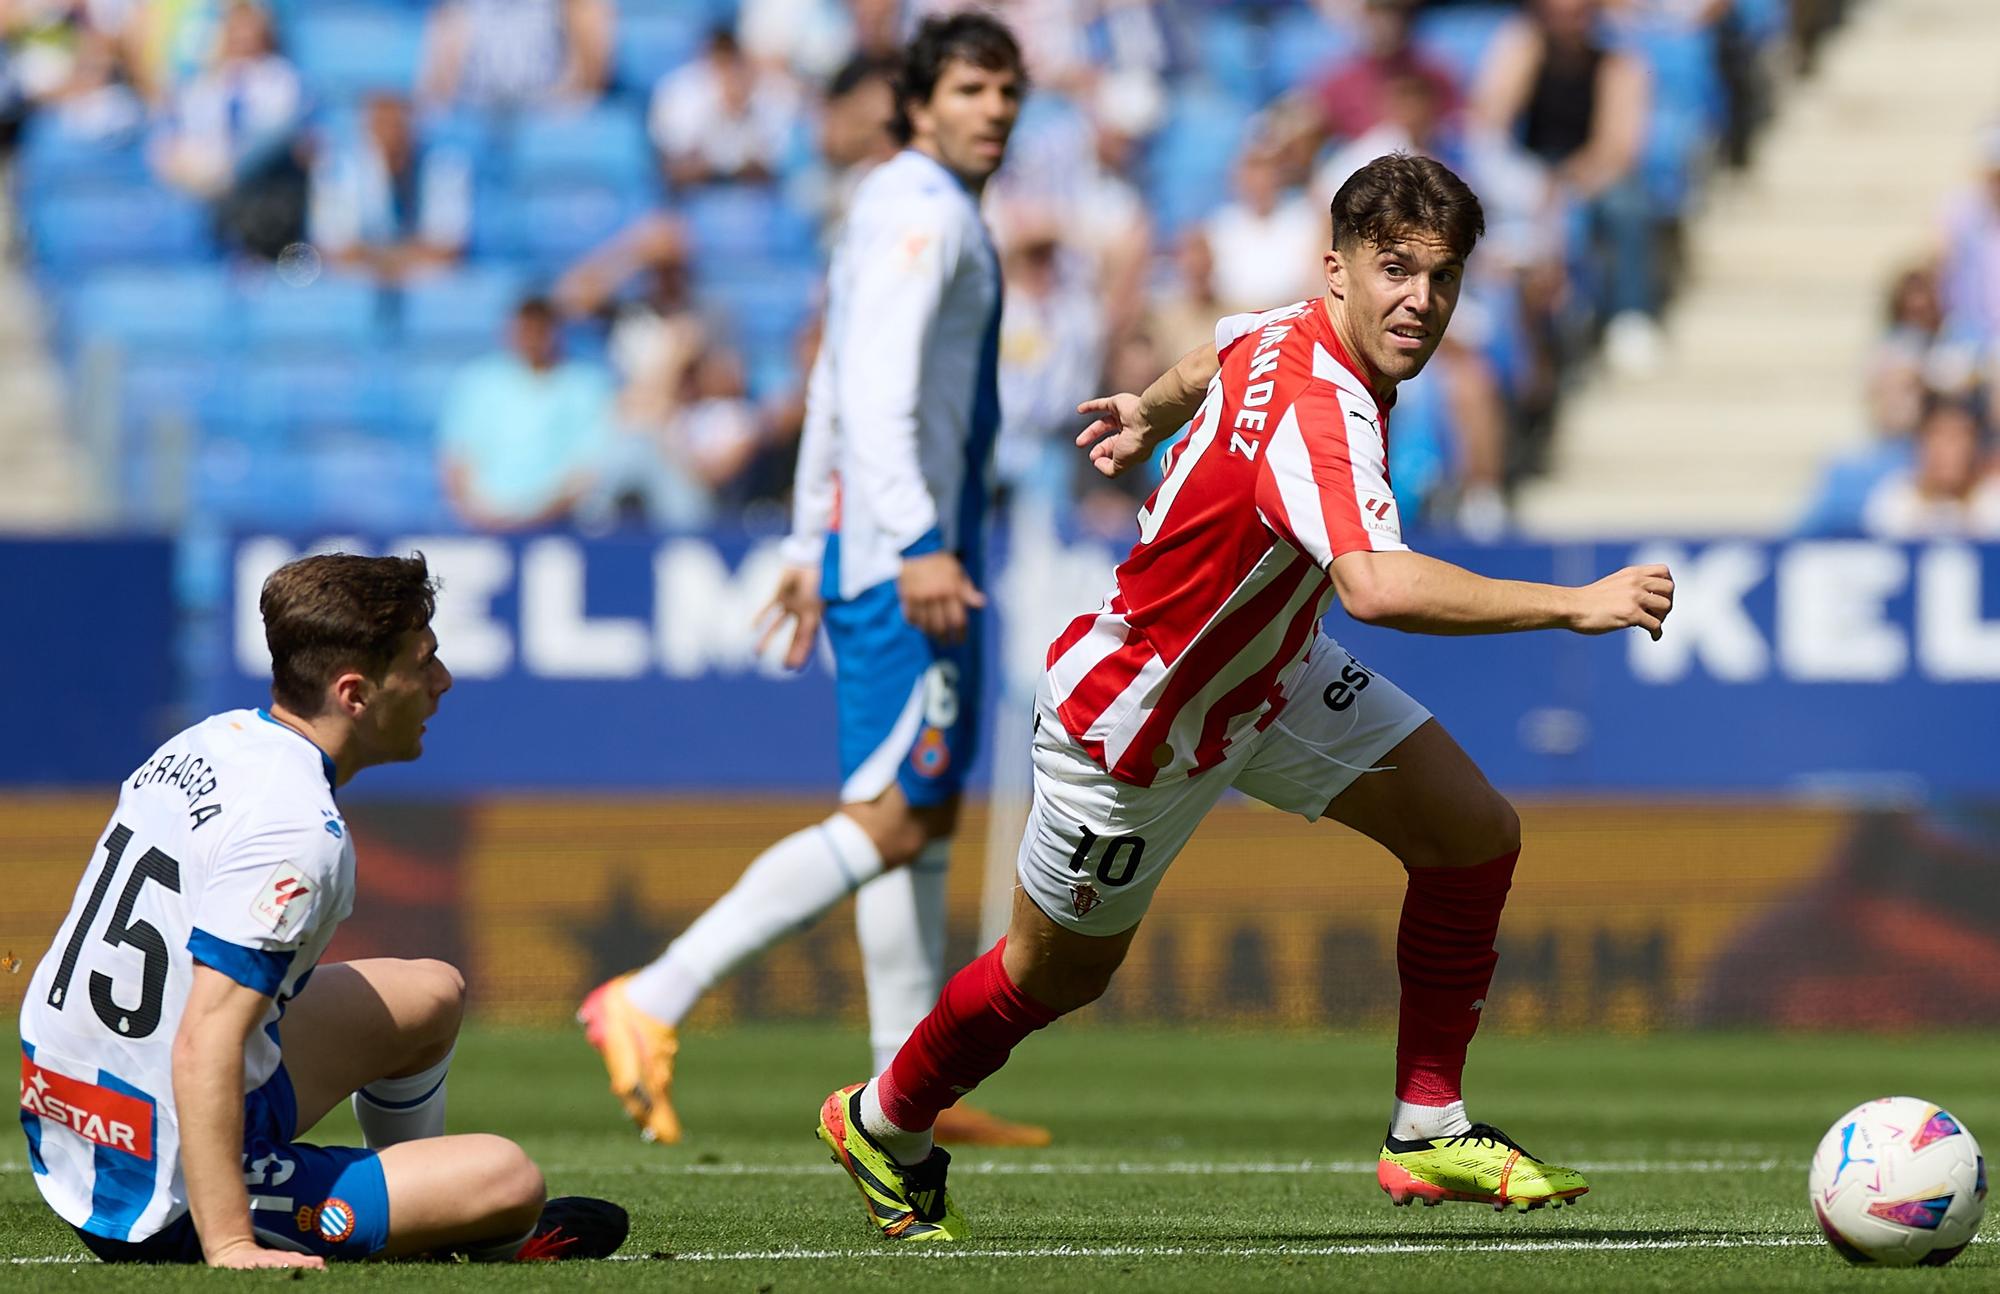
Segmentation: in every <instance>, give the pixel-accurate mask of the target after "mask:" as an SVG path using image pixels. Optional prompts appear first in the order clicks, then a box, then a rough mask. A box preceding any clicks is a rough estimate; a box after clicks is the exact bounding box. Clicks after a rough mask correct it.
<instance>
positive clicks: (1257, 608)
mask: <svg viewBox="0 0 2000 1294" xmlns="http://www.w3.org/2000/svg"><path fill="white" fill-rule="evenodd" d="M1215 348H1216V353H1217V355H1218V356H1219V357H1220V359H1221V362H1222V366H1221V369H1220V371H1219V372H1218V373H1217V374H1216V376H1215V379H1214V380H1213V381H1211V382H1210V383H1209V387H1208V394H1207V397H1206V399H1204V400H1203V402H1202V406H1201V409H1200V411H1199V412H1197V413H1196V414H1195V416H1194V419H1193V421H1192V422H1191V423H1190V424H1189V429H1188V434H1187V436H1186V438H1185V439H1184V440H1183V441H1182V442H1181V444H1180V446H1179V450H1178V452H1177V453H1176V454H1175V455H1174V457H1173V458H1172V459H1171V460H1170V461H1168V462H1167V463H1166V464H1165V467H1166V476H1165V479H1163V480H1162V481H1161V482H1160V486H1159V488H1158V489H1157V490H1155V491H1154V492H1153V497H1152V498H1151V499H1149V500H1147V502H1146V506H1145V507H1144V508H1142V509H1141V510H1140V512H1139V542H1138V543H1137V544H1136V545H1135V546H1134V547H1133V549H1132V552H1131V554H1130V555H1129V556H1127V557H1126V559H1125V560H1124V562H1123V563H1121V564H1120V565H1119V567H1118V575H1117V578H1118V587H1117V589H1116V591H1115V592H1114V593H1113V594H1112V596H1111V598H1110V600H1109V601H1107V602H1105V603H1104V605H1103V606H1101V607H1099V608H1098V609H1097V610H1096V611H1093V612H1090V613H1089V614H1086V615H1082V616H1078V617H1077V618H1076V619H1075V620H1073V621H1071V622H1070V625H1069V627H1068V628H1067V629H1065V630H1064V631H1063V633H1062V635H1061V636H1060V637H1058V638H1057V639H1056V640H1055V642H1054V643H1053V644H1052V645H1051V646H1050V647H1049V655H1048V673H1049V686H1050V690H1051V692H1052V694H1053V697H1054V700H1055V704H1056V709H1057V712H1058V713H1059V714H1060V715H1061V716H1062V721H1063V726H1064V727H1065V728H1067V729H1068V730H1069V733H1070V735H1071V736H1072V737H1074V738H1075V739H1076V741H1077V742H1078V744H1080V745H1081V746H1082V747H1083V748H1084V749H1085V750H1086V751H1088V752H1089V753H1090V755H1091V757H1092V758H1093V759H1095V760H1096V761H1097V762H1098V763H1100V764H1102V765H1103V766H1104V768H1105V769H1106V770H1107V771H1109V772H1110V773H1111V775H1112V776H1113V777H1116V778H1118V779H1119V780H1120V781H1124V782H1129V783H1132V784H1133V785H1136V786H1151V785H1153V784H1154V782H1156V781H1158V780H1159V779H1161V778H1163V777H1187V776H1192V775H1194V774H1196V773H1199V772H1201V771H1202V770H1204V769H1207V768H1212V767H1214V766H1215V765H1216V764H1218V763H1220V762H1221V761H1222V759H1223V757H1224V755H1225V754H1226V753H1227V751H1228V750H1229V747H1230V745H1231V743H1234V742H1238V741H1242V740H1244V739H1245V738H1246V737H1248V736H1250V735H1251V734H1253V733H1255V732H1258V731H1261V730H1262V729H1263V728H1264V727H1265V726H1266V725H1268V724H1269V723H1270V722H1271V721H1272V720H1273V719H1275V718H1276V717H1277V715H1278V712H1279V710H1280V709H1282V708H1283V706H1284V704H1285V700H1286V697H1285V690H1284V685H1285V682H1286V680H1287V679H1288V678H1289V677H1290V675H1291V673H1292V672H1293V670H1294V669H1295V668H1296V667H1297V666H1299V665H1300V664H1302V663H1303V662H1304V661H1305V659H1306V656H1307V653H1308V652H1309V651H1310V650H1311V647H1312V643H1313V640H1314V627H1315V626H1316V625H1317V624H1318V622H1319V620H1320V617H1321V616H1323V615H1325V614H1326V610H1327V607H1328V606H1329V604H1330V603H1331V601H1332V597H1333V580H1332V576H1331V574H1330V572H1331V570H1332V566H1333V559H1334V558H1336V557H1338V556H1339V555H1340V554H1342V553H1349V552H1356V551H1366V550H1373V551H1376V552H1381V551H1387V550H1392V549H1401V548H1404V547H1405V545H1404V543H1403V540H1402V528H1401V524H1400V520H1399V518H1398V517H1397V514H1396V496H1395V495H1394V494H1393V493H1391V492H1390V489H1389V465H1388V441H1387V433H1388V412H1387V410H1386V409H1384V408H1381V407H1378V405H1377V402H1376V400H1375V397H1374V395H1373V394H1372V393H1371V392H1370V390H1369V387H1368V383H1367V382H1366V381H1365V380H1363V378H1362V376H1361V370H1360V366H1359V365H1358V364H1356V363H1355V361H1354V360H1353V359H1352V358H1351V357H1350V356H1349V355H1348V353H1347V351H1346V349H1345V348H1344V347H1343V346H1342V345H1341V343H1340V340H1339V338H1338V337H1336V336H1335V335H1334V330H1333V322H1332V320H1331V319H1330V318H1328V316H1327V313H1326V307H1325V305H1324V304H1322V303H1321V302H1319V301H1302V302H1300V303H1298V304H1297V305H1292V306H1287V307H1285V308H1283V309H1281V310H1272V311H1269V312H1267V313H1264V314H1256V315H1234V316H1231V317H1230V318H1228V319H1224V320H1223V321H1222V322H1221V323H1219V324H1217V325H1216V329H1215Z"/></svg>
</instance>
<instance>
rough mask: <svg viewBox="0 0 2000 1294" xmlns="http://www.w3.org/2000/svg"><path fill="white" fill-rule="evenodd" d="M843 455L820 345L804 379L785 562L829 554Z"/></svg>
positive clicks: (826, 358) (829, 371)
mask: <svg viewBox="0 0 2000 1294" xmlns="http://www.w3.org/2000/svg"><path fill="white" fill-rule="evenodd" d="M839 453H840V445H839V442H838V441H837V440H836V439H835V435H834V421H833V360H832V357H831V354H830V352H829V349H828V348H827V347H826V346H825V345H824V344H822V345H821V346H820V348H819V353H818V354H817V355H816V356H814V357H813V366H812V373H811V374H810V375H809V376H808V377H807V378H806V419H805V425H804V426H803V427H802V428H800V430H799V461H798V466H797V467H796V468H795V469H794V470H793V473H792V533H791V534H789V535H787V536H786V537H785V545H784V555H785V561H786V563H787V564H788V565H792V566H818V565H819V564H820V561H821V559H822V558H823V557H824V556H825V554H826V535H827V532H828V531H829V530H831V529H833V515H834V508H835V505H836V503H837V501H838V499H839V486H838V485H837V484H836V481H835V477H834V469H835V466H836V464H837V462H838V457H839Z"/></svg>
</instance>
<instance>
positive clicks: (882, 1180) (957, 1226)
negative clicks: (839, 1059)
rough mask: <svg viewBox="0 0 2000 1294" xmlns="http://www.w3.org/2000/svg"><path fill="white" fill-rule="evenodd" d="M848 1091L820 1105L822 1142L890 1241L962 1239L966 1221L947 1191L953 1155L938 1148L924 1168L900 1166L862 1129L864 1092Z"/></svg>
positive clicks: (858, 1089)
mask: <svg viewBox="0 0 2000 1294" xmlns="http://www.w3.org/2000/svg"><path fill="white" fill-rule="evenodd" d="M865 1086H867V1085H866V1084H865V1083H856V1084H854V1085H853V1086H852V1087H843V1088H841V1089H840V1090H839V1091H838V1092H835V1093H834V1094H833V1095H831V1096H829V1097H827V1098H826V1101H825V1103H824V1104H822V1105H821V1106H820V1107H819V1139H820V1140H821V1141H823V1142H825V1143H826V1148H827V1149H828V1150H831V1151H832V1152H833V1162H834V1163H836V1164H839V1165H840V1166H841V1167H842V1168H844V1169H846V1170H847V1175H848V1176H849V1177H851V1178H853V1179H854V1185H855V1188H856V1189H857V1190H859V1191H860V1192H861V1202H862V1203H863V1204H864V1205H866V1206H867V1208H868V1218H869V1220H870V1221H871V1222H873V1223H874V1224H875V1225H876V1226H877V1227H880V1228H881V1230H882V1234H883V1235H884V1236H887V1237H888V1238H889V1239H891V1240H963V1239H965V1237H966V1233H967V1229H966V1225H965V1219H964V1218H962V1217H960V1216H959V1215H958V1210H957V1209H956V1208H954V1207H953V1206H952V1202H951V1192H949V1191H947V1190H946V1189H945V1185H944V1177H945V1170H946V1169H948V1168H950V1167H951V1156H950V1155H949V1154H948V1153H946V1152H945V1151H944V1150H943V1149H941V1148H933V1149H932V1150H931V1154H930V1158H928V1159H926V1160H924V1162H923V1163H921V1164H914V1165H911V1164H899V1163H897V1162H896V1161H895V1160H894V1159H892V1158H890V1156H889V1152H888V1151H886V1150H884V1149H882V1147H880V1146H878V1145H876V1144H875V1140H874V1138H872V1137H870V1136H869V1135H868V1134H867V1133H866V1132H865V1131H863V1130H862V1127H861V1089H862V1088H863V1087H865Z"/></svg>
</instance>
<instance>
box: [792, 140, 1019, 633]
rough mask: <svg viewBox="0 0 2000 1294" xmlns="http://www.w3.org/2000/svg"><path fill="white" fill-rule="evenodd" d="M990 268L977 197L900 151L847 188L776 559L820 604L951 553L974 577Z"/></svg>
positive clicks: (995, 325) (996, 420)
mask: <svg viewBox="0 0 2000 1294" xmlns="http://www.w3.org/2000/svg"><path fill="white" fill-rule="evenodd" d="M999 358H1000V266H999V261H998V259H997V258H996V257H995V255H994V251H993V244H992V240H991V238H990V237H989V236H988V234H987V230H986V226H985V223H984V222H983V221H982V220H981V219H980V215H979V203H978V200H977V199H976V198H975V197H974V196H973V194H972V193H971V192H970V191H969V190H968V189H967V188H966V187H965V185H964V184H963V183H961V182H960V181H959V179H958V178H957V177H956V176H954V175H953V174H952V173H951V172H950V171H948V170H946V169H945V168H944V167H943V166H942V165H941V164H939V163H938V162H937V161H935V160H933V159H932V158H930V157H929V156H927V155H925V154H923V153H920V152H918V151H916V150H914V149H905V150H904V151H903V152H901V153H899V154H897V155H896V156H895V157H894V158H891V159H890V160H889V161H887V162H884V163H883V164H882V165H880V166H878V167H876V168H875V169H874V170H873V171H871V172H869V174H868V175H867V177H866V178H864V179H863V180H862V181H861V184H860V186H859V187H858V188H857V189H856V190H855V193H854V201H853V204H852V205H851V207H850V208H849V210H848V215H847V223H846V227H845V228H844V229H843V230H842V231H841V235H840V239H839V242H838V243H837V244H836V246H835V249H834V254H833V267H832V270H831V273H830V274H829V277H828V282H827V308H826V329H825V333H824V336H823V339H822V341H821V342H820V352H819V358H818V360H817V361H816V362H815V363H814V365H813V371H812V375H811V380H810V384H809V386H808V390H807V399H806V426H805V431H804V433H803V435H802V437H801V443H800V447H799V466H798V477H797V485H796V488H795V490H794V496H793V497H794V503H793V518H792V537H791V539H790V540H789V541H788V542H787V546H786V555H787V558H788V560H790V561H792V562H793V563H795V564H798V565H811V564H813V563H815V562H820V561H822V560H823V561H824V564H825V566H824V569H825V572H826V576H825V591H826V594H827V596H828V597H829V598H833V599H847V598H852V597H855V596H857V595H858V594H860V593H862V592H864V591H866V590H868V589H870V588H873V587H875V586H876V585H878V584H881V583H882V582H884V581H885V580H892V579H894V578H896V576H897V574H898V573H899V571H900V570H901V567H902V561H903V558H905V557H910V556H916V555H918V554H922V553H931V552H938V551H940V550H944V551H951V552H956V553H957V554H959V557H960V559H961V560H962V561H964V562H965V565H966V569H967V570H968V572H970V573H971V574H972V575H973V578H974V579H975V580H977V579H979V578H980V568H981V562H982V558H983V549H984V544H983V531H984V527H985V519H986V511H987V506H988V502H989V498H990V495H991V492H992V485H991V475H992V462H993V440H994V437H995V435H996V434H997V433H998V431H999V425H1000V395H999Z"/></svg>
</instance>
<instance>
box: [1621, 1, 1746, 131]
mask: <svg viewBox="0 0 2000 1294" xmlns="http://www.w3.org/2000/svg"><path fill="white" fill-rule="evenodd" d="M1620 34H1621V35H1622V36H1623V39H1622V40H1621V41H1620V44H1621V45H1623V46H1624V47H1625V48H1627V49H1629V50H1631V52H1632V53H1634V54H1635V55H1637V56H1638V57H1639V58H1640V59H1641V60H1643V61H1644V62H1645V64H1646V66H1647V68H1648V69H1649V70H1650V71H1651V72H1652V74H1653V99H1654V103H1655V104H1656V105H1658V106H1662V107H1665V108H1668V109H1669V110H1673V111H1679V112H1683V113H1690V114H1694V115H1696V116H1698V117H1699V118H1700V119H1701V120H1702V121H1703V122H1704V123H1705V124H1706V125H1707V126H1708V127H1709V128H1711V129H1718V128H1720V126H1721V123H1722V120H1723V116H1724V114H1725V113H1726V111H1727V110H1728V95H1727V92H1726V91H1725V90H1724V88H1723V85H1722V73H1721V70H1720V69H1719V68H1718V67H1717V65H1716V61H1715V60H1716V50H1715V32H1714V29H1712V28H1708V27H1695V26H1691V25H1684V24H1681V23H1675V22H1668V21H1657V22H1645V23H1641V24H1635V25H1633V26H1632V27H1630V28H1628V29H1627V30H1626V31H1624V32H1621V33H1620Z"/></svg>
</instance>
